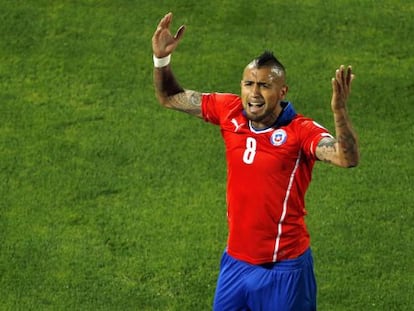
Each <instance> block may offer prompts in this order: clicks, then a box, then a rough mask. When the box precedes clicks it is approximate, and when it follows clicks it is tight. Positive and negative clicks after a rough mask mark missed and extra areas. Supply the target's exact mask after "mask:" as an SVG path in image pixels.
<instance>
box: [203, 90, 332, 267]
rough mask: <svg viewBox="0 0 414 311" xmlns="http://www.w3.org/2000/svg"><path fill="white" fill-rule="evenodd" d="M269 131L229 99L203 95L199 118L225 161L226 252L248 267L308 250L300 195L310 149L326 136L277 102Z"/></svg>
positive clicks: (312, 156)
mask: <svg viewBox="0 0 414 311" xmlns="http://www.w3.org/2000/svg"><path fill="white" fill-rule="evenodd" d="M282 106H283V107H284V109H283V112H282V113H281V115H280V116H279V117H278V120H277V121H276V123H275V125H274V126H273V127H270V128H267V129H262V130H257V129H254V127H253V126H252V124H251V121H249V120H248V119H247V118H246V117H245V115H244V110H243V106H242V103H241V99H240V97H239V96H237V95H233V94H220V93H211V94H203V97H202V113H203V117H204V119H205V120H206V121H207V122H210V123H213V124H216V125H219V126H220V128H221V133H222V136H223V139H224V143H225V147H226V160H227V222H228V230H229V233H228V241H227V243H228V244H227V252H228V254H229V255H231V256H233V257H234V258H237V259H239V260H243V261H246V262H248V263H251V264H263V263H269V262H276V261H281V260H284V259H290V258H296V257H298V256H300V255H301V254H302V253H304V252H305V251H306V249H307V248H309V243H310V241H309V234H308V231H307V229H306V225H305V222H304V216H305V215H306V210H305V202H304V198H305V193H306V190H307V188H308V186H309V182H310V180H311V176H312V168H313V165H314V163H315V161H316V156H315V149H316V146H317V145H318V142H319V141H320V139H321V138H322V137H323V136H331V135H330V134H329V133H328V131H327V130H326V129H325V128H323V127H321V126H320V125H318V124H317V123H315V122H314V121H313V120H311V119H309V118H306V117H304V116H301V115H298V114H296V112H295V111H294V109H293V107H292V105H291V104H290V103H288V102H284V103H282Z"/></svg>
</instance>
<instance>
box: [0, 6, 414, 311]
mask: <svg viewBox="0 0 414 311" xmlns="http://www.w3.org/2000/svg"><path fill="white" fill-rule="evenodd" d="M0 7H1V10H0V33H1V39H0V196H1V200H0V297H1V299H0V309H2V310H66V309H73V310H209V309H211V302H212V297H213V294H214V288H215V282H216V276H217V272H218V264H219V260H220V256H221V252H222V250H223V248H224V246H225V241H226V220H225V170H226V168H225V163H224V162H225V161H224V154H223V144H222V142H221V138H220V135H219V131H218V129H217V128H215V127H213V126H211V125H209V124H205V123H203V122H200V120H196V119H193V118H191V117H189V116H187V115H184V114H179V113H177V112H172V111H167V110H164V109H162V108H161V107H159V105H158V104H157V102H156V100H155V97H154V91H153V88H152V60H151V44H150V41H151V36H152V33H153V31H154V30H155V27H156V25H157V23H158V20H159V19H160V18H161V17H162V16H163V15H164V14H165V13H167V12H168V11H172V12H174V14H175V15H174V23H173V29H174V30H175V29H177V27H178V26H179V25H181V24H186V25H187V32H186V34H185V36H184V39H183V41H182V42H181V44H180V46H179V47H178V49H177V51H176V53H174V55H173V59H172V62H173V63H172V64H173V68H174V71H175V72H176V74H177V77H178V78H179V80H180V82H181V83H182V85H183V86H184V87H186V88H189V89H195V90H199V91H221V92H234V93H238V92H239V81H240V78H241V73H242V69H243V67H244V66H245V65H246V64H247V63H248V62H249V61H250V60H251V59H252V58H253V57H255V56H257V55H258V54H260V53H261V52H262V51H263V50H264V49H270V50H273V51H274V52H275V53H276V55H277V56H278V57H279V58H280V60H281V61H282V62H283V63H284V64H285V66H286V67H287V70H288V82H289V86H290V91H289V94H288V99H289V100H291V101H292V102H293V103H294V104H295V107H296V109H297V110H298V111H299V112H301V113H303V114H306V115H308V116H311V117H312V118H314V119H316V120H317V121H318V122H320V123H322V124H324V125H325V126H327V127H328V128H330V129H331V130H333V123H332V115H331V113H330V107H329V101H330V95H331V88H330V78H331V77H332V76H333V74H334V71H335V69H336V68H337V67H338V66H339V65H340V64H346V65H347V64H352V66H353V68H354V72H355V74H356V79H355V81H354V84H353V93H352V95H351V98H350V101H349V106H350V108H349V112H350V115H351V117H352V120H353V123H354V126H355V128H356V130H357V132H358V135H359V138H360V144H361V156H362V158H361V164H360V166H359V167H358V168H356V169H352V170H343V169H339V168H334V167H330V166H327V165H324V164H321V163H318V164H317V165H316V167H315V171H314V180H313V184H312V185H311V187H310V189H309V191H308V194H307V207H308V210H309V216H308V217H307V222H308V226H309V230H310V231H311V235H312V245H313V250H314V256H315V269H316V274H317V279H318V286H319V296H318V305H319V309H320V310H409V309H410V308H411V307H412V304H413V300H412V296H413V294H414V290H413V284H414V280H413V275H414V271H413V259H412V258H413V257H414V254H413V247H412V246H413V244H412V240H413V233H414V232H413V224H414V222H413V221H414V219H413V202H414V194H413V190H414V189H413V175H414V165H413V154H414V139H413V136H414V126H413V122H412V116H413V113H414V111H413V110H414V109H413V99H414V97H413V95H414V84H413V80H414V79H413V78H414V76H413V67H414V59H413V54H412V51H413V48H414V45H413V42H412V33H413V31H414V29H413V28H414V26H413V23H412V16H413V14H414V4H412V3H410V2H407V1H390V0H387V1H380V2H378V1H371V0H359V1H357V0H349V1H345V0H341V1H335V2H333V1H331V2H325V1H317V0H307V1H289V2H286V1H262V2H260V3H252V2H248V1H239V2H236V3H235V2H234V1H229V0H224V1H215V0H212V1H197V2H195V1H184V0H181V1H179V0H177V1H161V0H159V1H126V0H124V1H93V0H90V1H86V0H85V1H71V2H68V1H42V0H38V1H13V2H12V1H0Z"/></svg>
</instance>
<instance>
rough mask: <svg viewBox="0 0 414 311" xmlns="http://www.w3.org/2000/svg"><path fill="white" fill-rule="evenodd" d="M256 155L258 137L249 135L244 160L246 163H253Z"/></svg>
mask: <svg viewBox="0 0 414 311" xmlns="http://www.w3.org/2000/svg"><path fill="white" fill-rule="evenodd" d="M255 155H256V139H254V138H253V137H247V139H246V150H244V153H243V162H244V163H246V164H252V163H253V161H254V157H255Z"/></svg>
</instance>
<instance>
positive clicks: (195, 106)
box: [152, 13, 202, 118]
mask: <svg viewBox="0 0 414 311" xmlns="http://www.w3.org/2000/svg"><path fill="white" fill-rule="evenodd" d="M171 21H172V13H168V14H166V15H165V16H164V17H163V18H162V19H161V20H160V22H159V24H158V26H157V29H156V30H155V32H154V35H153V36H152V50H153V53H154V87H155V94H156V96H157V99H158V101H159V102H160V104H161V105H163V106H164V107H166V108H171V109H175V110H179V111H184V112H187V113H189V114H191V115H194V116H196V117H199V118H201V117H202V115H201V93H200V92H196V91H191V90H186V89H184V88H182V87H181V86H180V84H179V83H178V81H177V79H176V78H175V76H174V74H173V72H172V69H171V65H170V60H171V53H172V52H173V51H174V50H175V48H176V47H177V46H178V43H179V42H180V40H181V39H182V37H183V35H184V31H185V26H181V27H180V28H178V30H177V33H176V34H175V35H174V36H173V35H172V34H171V32H170V25H171Z"/></svg>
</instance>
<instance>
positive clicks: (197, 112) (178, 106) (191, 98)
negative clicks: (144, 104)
mask: <svg viewBox="0 0 414 311" xmlns="http://www.w3.org/2000/svg"><path fill="white" fill-rule="evenodd" d="M169 102H170V107H171V108H172V109H175V110H180V111H184V112H187V113H189V114H191V115H194V116H198V117H201V93H199V92H196V91H190V90H185V91H184V92H181V93H178V94H175V95H173V96H170V97H169Z"/></svg>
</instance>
